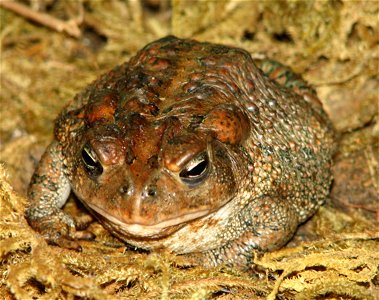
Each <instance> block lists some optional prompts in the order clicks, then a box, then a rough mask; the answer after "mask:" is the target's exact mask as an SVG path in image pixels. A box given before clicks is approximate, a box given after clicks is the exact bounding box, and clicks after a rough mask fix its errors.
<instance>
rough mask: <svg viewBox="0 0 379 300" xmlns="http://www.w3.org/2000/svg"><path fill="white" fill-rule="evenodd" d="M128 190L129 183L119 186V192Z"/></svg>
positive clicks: (123, 192)
mask: <svg viewBox="0 0 379 300" xmlns="http://www.w3.org/2000/svg"><path fill="white" fill-rule="evenodd" d="M128 191H129V184H125V185H123V186H122V187H120V193H121V194H126V193H127V192H128Z"/></svg>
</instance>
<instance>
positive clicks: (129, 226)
mask: <svg viewBox="0 0 379 300" xmlns="http://www.w3.org/2000/svg"><path fill="white" fill-rule="evenodd" d="M86 205H87V206H88V207H89V208H90V209H91V210H93V211H94V212H95V213H96V214H97V215H99V216H101V219H102V220H103V221H104V219H105V220H106V221H107V223H108V225H110V226H112V227H114V228H115V229H117V230H118V231H119V232H122V233H123V234H127V235H130V236H136V237H152V236H156V235H160V234H162V233H163V232H165V231H170V229H173V228H175V227H178V226H180V225H183V224H186V223H188V222H191V221H193V220H195V219H199V218H201V217H204V216H207V215H210V214H211V213H212V211H211V210H209V209H204V210H200V211H196V212H191V213H187V214H183V215H181V216H177V217H175V218H171V219H166V220H164V221H162V222H159V223H156V224H151V225H150V224H149V225H146V224H142V222H134V223H126V222H123V221H121V220H120V219H118V218H116V217H115V216H113V215H111V214H109V212H107V211H106V210H104V209H103V208H101V207H98V206H96V205H93V204H90V203H87V204H86ZM109 223H110V224H109Z"/></svg>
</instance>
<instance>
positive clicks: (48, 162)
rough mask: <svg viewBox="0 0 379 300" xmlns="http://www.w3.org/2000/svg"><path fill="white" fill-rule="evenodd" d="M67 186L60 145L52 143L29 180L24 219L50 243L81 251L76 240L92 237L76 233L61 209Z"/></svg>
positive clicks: (67, 190) (70, 219) (68, 191)
mask: <svg viewBox="0 0 379 300" xmlns="http://www.w3.org/2000/svg"><path fill="white" fill-rule="evenodd" d="M70 191H71V188H70V183H69V180H68V179H67V177H66V175H65V174H64V166H63V156H62V151H61V145H60V144H59V143H58V142H57V141H53V142H52V143H51V144H50V145H49V146H48V148H47V149H46V151H45V153H44V155H43V156H42V158H41V160H40V162H39V165H38V167H37V169H36V171H35V172H34V174H33V177H32V179H31V182H30V185H29V190H28V199H29V204H28V207H27V209H26V212H25V217H26V219H27V220H28V222H29V224H30V225H31V226H32V227H33V229H35V230H36V231H38V232H40V233H41V234H42V235H43V236H44V238H45V239H46V240H47V241H48V242H49V243H52V244H55V245H59V246H62V247H65V248H70V249H76V250H80V246H79V244H78V243H77V242H75V240H76V239H89V238H92V237H93V235H91V234H90V233H88V232H85V231H76V224H75V221H74V219H73V218H72V217H71V216H69V215H68V214H66V213H65V212H63V210H62V209H61V208H62V207H63V205H64V204H65V203H66V201H67V199H68V196H69V195H70Z"/></svg>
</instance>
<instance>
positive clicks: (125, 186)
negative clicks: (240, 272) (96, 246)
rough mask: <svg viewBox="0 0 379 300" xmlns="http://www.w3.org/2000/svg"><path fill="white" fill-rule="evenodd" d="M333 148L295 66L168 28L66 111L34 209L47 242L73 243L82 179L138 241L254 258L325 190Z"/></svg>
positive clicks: (104, 210) (39, 176) (84, 191)
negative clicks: (74, 200)
mask: <svg viewBox="0 0 379 300" xmlns="http://www.w3.org/2000/svg"><path fill="white" fill-rule="evenodd" d="M256 65H259V66H260V68H262V70H264V72H265V74H264V73H263V72H262V71H261V70H260V69H259V68H258V67H257V66H256ZM332 152H333V130H332V127H331V125H330V122H329V120H328V118H327V116H326V115H325V113H324V112H323V110H322V106H321V104H320V102H319V101H318V99H317V97H316V95H315V93H314V92H313V91H312V90H311V89H310V88H309V87H308V86H307V85H306V84H305V82H304V81H303V80H302V79H301V78H300V77H298V76H296V75H294V74H293V73H292V72H291V71H290V70H289V69H287V68H285V67H283V66H282V65H279V64H276V63H275V62H269V61H255V62H253V60H252V58H251V56H250V55H249V53H248V52H246V51H244V50H242V49H238V48H232V47H226V46H221V45H215V44H210V43H199V42H196V41H192V40H182V39H177V38H175V37H166V38H163V39H160V40H158V41H155V42H153V43H151V44H149V45H147V46H146V47H145V48H143V49H142V50H140V51H139V52H138V53H137V55H136V56H135V57H133V58H132V59H131V60H130V61H129V62H128V63H125V64H123V65H120V66H118V67H116V68H114V69H113V70H112V71H110V72H109V73H107V74H105V75H103V76H102V77H101V78H100V79H98V80H97V81H95V82H94V83H92V84H91V85H90V86H88V87H87V88H86V89H85V90H84V91H83V92H82V93H80V94H79V95H78V96H77V97H76V98H75V99H74V100H73V101H72V102H71V103H70V104H69V105H68V106H67V107H66V108H65V109H64V111H63V112H62V113H61V114H60V116H59V117H58V119H57V121H56V127H55V140H54V141H53V142H52V143H51V144H50V146H49V147H48V149H47V150H46V153H45V155H44V156H43V157H42V159H41V162H40V164H39V167H38V168H37V170H36V172H35V174H34V176H33V178H32V181H31V184H30V188H29V199H30V204H29V207H28V209H27V211H26V217H27V219H28V221H29V223H30V224H31V225H32V227H33V228H35V229H36V230H37V231H39V232H41V233H42V234H43V235H44V236H45V237H46V239H48V240H49V241H50V242H52V243H55V244H58V245H63V246H73V247H74V246H75V245H76V243H75V241H74V240H75V239H77V238H86V237H88V235H87V234H86V233H85V232H81V231H76V230H75V222H74V221H73V219H72V218H71V217H70V216H68V215H66V214H65V213H64V212H63V211H62V210H61V207H62V206H63V205H64V203H65V202H66V200H67V197H68V195H69V192H70V190H72V191H73V192H74V193H75V194H76V196H77V197H78V198H79V199H80V200H81V201H82V202H83V204H84V205H85V206H86V207H87V208H88V209H89V211H91V212H92V213H93V214H94V215H95V216H96V217H97V218H98V219H99V221H100V222H101V223H102V224H103V225H104V226H105V227H106V228H108V229H109V230H110V231H111V232H112V233H113V234H115V235H116V236H117V237H119V238H120V239H122V240H124V241H126V242H127V243H129V244H131V245H134V246H137V247H141V248H144V249H151V250H154V249H160V248H164V249H168V250H169V251H172V252H174V253H177V254H185V255H187V256H189V257H190V258H192V259H193V261H194V262H195V263H200V264H203V265H205V266H215V265H218V264H221V263H228V264H230V265H237V266H245V265H247V264H248V263H249V262H250V261H249V260H250V259H251V257H252V255H253V251H254V250H257V251H268V250H272V249H276V248H279V247H281V246H283V245H284V244H285V243H286V242H287V241H288V240H289V239H290V238H291V237H292V235H293V234H294V232H295V230H296V228H297V226H298V224H299V223H302V222H304V221H305V220H306V219H307V218H309V217H310V216H311V215H313V214H314V212H315V211H316V210H317V208H318V207H319V206H320V205H321V204H322V203H323V201H324V199H325V197H326V196H327V194H328V190H329V186H330V182H331V175H330V164H331V155H332Z"/></svg>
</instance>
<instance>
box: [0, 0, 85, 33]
mask: <svg viewBox="0 0 379 300" xmlns="http://www.w3.org/2000/svg"><path fill="white" fill-rule="evenodd" d="M0 7H3V8H5V9H8V10H10V11H12V12H14V13H17V14H19V15H21V16H23V17H25V18H27V19H30V20H32V21H34V22H37V23H39V24H42V25H44V26H46V27H49V28H51V29H54V30H56V31H58V32H66V33H67V34H68V35H70V36H72V37H75V38H78V37H80V35H81V31H80V29H79V27H78V24H79V23H80V22H81V19H82V18H81V17H79V18H77V19H76V20H75V19H72V20H69V21H62V20H59V19H56V18H54V17H52V16H50V15H48V14H45V13H40V12H37V11H34V10H32V9H30V8H29V7H28V6H25V5H23V4H20V3H17V2H13V1H9V0H0Z"/></svg>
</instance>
